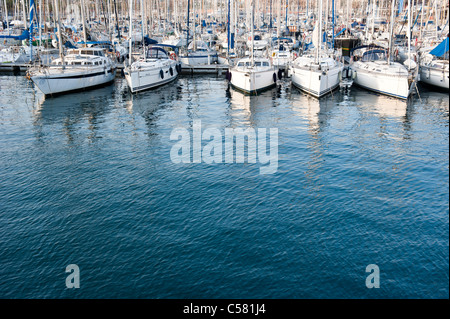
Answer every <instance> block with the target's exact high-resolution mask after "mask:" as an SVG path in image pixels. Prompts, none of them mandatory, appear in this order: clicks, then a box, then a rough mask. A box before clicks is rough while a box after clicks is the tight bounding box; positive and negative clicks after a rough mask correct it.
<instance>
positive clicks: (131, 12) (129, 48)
mask: <svg viewBox="0 0 450 319" xmlns="http://www.w3.org/2000/svg"><path fill="white" fill-rule="evenodd" d="M128 5H129V7H130V8H129V9H130V42H129V43H128V50H129V51H128V52H129V53H128V55H129V56H130V57H129V59H128V63H129V65H130V66H131V63H132V60H133V56H132V53H133V0H129V4H128Z"/></svg>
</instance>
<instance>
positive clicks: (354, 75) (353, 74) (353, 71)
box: [352, 70, 356, 80]
mask: <svg viewBox="0 0 450 319" xmlns="http://www.w3.org/2000/svg"><path fill="white" fill-rule="evenodd" d="M352 79H353V80H354V79H356V71H355V70H352Z"/></svg>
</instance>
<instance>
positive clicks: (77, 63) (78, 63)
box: [73, 62, 82, 65]
mask: <svg viewBox="0 0 450 319" xmlns="http://www.w3.org/2000/svg"><path fill="white" fill-rule="evenodd" d="M73 64H74V65H81V64H82V62H73Z"/></svg>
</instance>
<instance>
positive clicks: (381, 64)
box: [350, 3, 418, 99]
mask: <svg viewBox="0 0 450 319" xmlns="http://www.w3.org/2000/svg"><path fill="white" fill-rule="evenodd" d="M394 10H395V5H394V3H393V4H392V11H391V26H390V29H391V30H390V39H389V47H390V48H391V47H392V33H393V24H394ZM408 40H409V39H408ZM353 51H354V52H353V57H352V59H353V63H351V65H350V67H351V69H352V71H353V72H354V73H355V74H356V76H355V79H354V83H355V84H356V85H358V86H360V87H363V88H365V89H368V90H371V91H374V92H377V93H381V94H385V95H389V96H393V97H397V98H400V99H407V98H408V97H409V95H410V94H411V93H412V91H413V89H414V88H415V82H416V80H417V76H418V69H417V65H416V63H415V62H414V61H412V60H411V59H408V60H406V61H405V62H404V64H400V63H398V62H392V61H391V57H390V55H389V54H388V50H387V49H385V48H383V47H377V46H368V45H366V46H361V47H357V48H354V49H353Z"/></svg>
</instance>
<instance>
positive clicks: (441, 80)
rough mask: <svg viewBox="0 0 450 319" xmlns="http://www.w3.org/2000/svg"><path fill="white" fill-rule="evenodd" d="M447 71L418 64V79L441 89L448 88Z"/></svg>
mask: <svg viewBox="0 0 450 319" xmlns="http://www.w3.org/2000/svg"><path fill="white" fill-rule="evenodd" d="M448 77H449V71H448V68H447V69H443V68H442V69H439V68H435V67H431V66H425V65H421V66H420V81H421V82H423V83H425V84H428V85H433V86H436V87H439V88H442V89H447V90H448V89H449V78H448Z"/></svg>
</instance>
